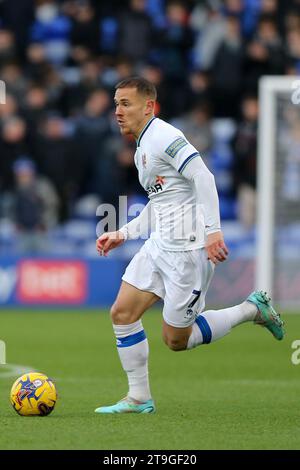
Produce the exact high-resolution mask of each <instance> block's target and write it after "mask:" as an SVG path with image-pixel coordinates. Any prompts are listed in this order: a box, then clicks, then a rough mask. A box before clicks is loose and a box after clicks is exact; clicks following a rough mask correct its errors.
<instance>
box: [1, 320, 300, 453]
mask: <svg viewBox="0 0 300 470" xmlns="http://www.w3.org/2000/svg"><path fill="white" fill-rule="evenodd" d="M284 319H285V321H286V327H287V332H288V333H287V336H286V338H285V339H284V340H283V341H282V342H278V341H276V340H275V339H273V337H272V336H271V335H270V333H268V332H267V331H266V330H265V329H263V328H260V327H258V326H253V325H251V324H246V325H242V326H239V327H237V328H235V329H234V330H233V331H232V332H231V334H230V335H228V336H227V337H225V338H223V339H222V340H220V341H217V342H216V343H213V344H211V345H208V346H200V347H199V348H197V349H194V350H192V351H185V352H177V353H175V352H172V351H169V350H168V349H167V348H166V346H164V345H163V343H162V340H161V314H160V312H159V311H151V312H148V313H147V314H146V315H145V316H144V320H143V324H144V327H145V330H146V331H147V336H148V339H149V344H150V377H151V388H152V393H153V396H154V398H155V401H156V405H157V413H156V414H154V415H121V416H120V415H112V416H107V415H106V416H103V415H96V414H95V413H94V409H95V408H96V407H98V406H100V405H106V404H112V403H114V402H116V401H117V400H119V399H120V398H122V397H123V396H124V395H125V394H126V392H127V381H126V376H125V374H124V372H123V371H122V369H121V366H120V363H119V358H118V355H117V351H116V347H115V341H114V336H113V332H112V328H111V324H110V319H109V315H108V313H107V312H91V311H85V312H74V311H67V312H66V311H65V312H63V311H61V312H49V311H48V312H43V313H41V312H38V311H37V312H34V313H32V312H30V313H29V312H28V311H19V312H16V311H1V312H0V325H1V329H0V331H1V334H0V338H1V339H2V340H4V341H5V343H6V347H7V362H8V365H7V366H0V415H1V434H0V449H106V450H114V449H134V450H136V449H157V450H162V449H164V450H165V449H172V450H173V449H178V450H181V449H299V448H300V404H299V397H300V365H298V366H297V365H293V364H292V361H291V355H292V353H293V352H294V350H293V349H292V347H291V345H292V342H293V341H294V340H295V339H300V315H299V316H298V315H285V316H284ZM12 364H14V366H12ZM20 366H23V368H25V369H23V370H21V369H20ZM33 369H34V370H37V371H39V372H43V373H45V374H47V375H49V376H50V377H52V378H53V380H54V381H55V383H56V386H57V389H58V393H59V400H58V402H57V405H56V408H55V410H54V411H53V413H52V414H51V415H49V416H48V417H44V418H39V417H21V416H18V415H17V414H16V413H15V411H14V410H13V408H12V407H11V405H10V403H9V392H10V387H11V385H12V383H13V381H14V380H15V379H16V378H17V376H19V375H21V374H22V373H23V372H24V370H25V371H29V370H33Z"/></svg>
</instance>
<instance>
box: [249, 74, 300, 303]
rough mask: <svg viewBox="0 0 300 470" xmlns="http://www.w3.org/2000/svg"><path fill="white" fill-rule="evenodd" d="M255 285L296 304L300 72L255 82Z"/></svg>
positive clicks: (299, 291)
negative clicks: (256, 115) (256, 176)
mask: <svg viewBox="0 0 300 470" xmlns="http://www.w3.org/2000/svg"><path fill="white" fill-rule="evenodd" d="M259 102H260V116H259V138H258V189H257V191H258V198H257V203H258V207H257V259H256V276H255V277H256V281H255V282H256V287H257V288H259V289H263V290H266V291H268V292H270V294H271V296H272V298H273V299H274V301H275V302H278V303H279V304H280V305H281V306H287V307H299V308H300V77H291V76H286V77H263V78H262V79H261V80H260V84H259Z"/></svg>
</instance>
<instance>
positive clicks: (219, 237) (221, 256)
mask: <svg viewBox="0 0 300 470" xmlns="http://www.w3.org/2000/svg"><path fill="white" fill-rule="evenodd" d="M205 249H206V251H207V255H208V259H210V260H211V261H212V262H213V263H214V264H218V263H219V262H220V263H222V262H223V261H226V259H227V257H228V253H229V251H228V248H227V246H226V245H225V242H224V238H223V234H222V232H215V233H210V234H209V235H207V240H206V245H205Z"/></svg>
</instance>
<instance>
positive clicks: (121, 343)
mask: <svg viewBox="0 0 300 470" xmlns="http://www.w3.org/2000/svg"><path fill="white" fill-rule="evenodd" d="M144 339H146V334H145V331H144V330H141V331H139V332H138V333H135V334H134V335H129V336H125V337H124V338H117V347H118V348H128V346H133V345H134V344H138V343H140V342H141V341H144Z"/></svg>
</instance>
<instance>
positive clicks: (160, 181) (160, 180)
mask: <svg viewBox="0 0 300 470" xmlns="http://www.w3.org/2000/svg"><path fill="white" fill-rule="evenodd" d="M155 183H156V184H165V177H164V176H156V180H155Z"/></svg>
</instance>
